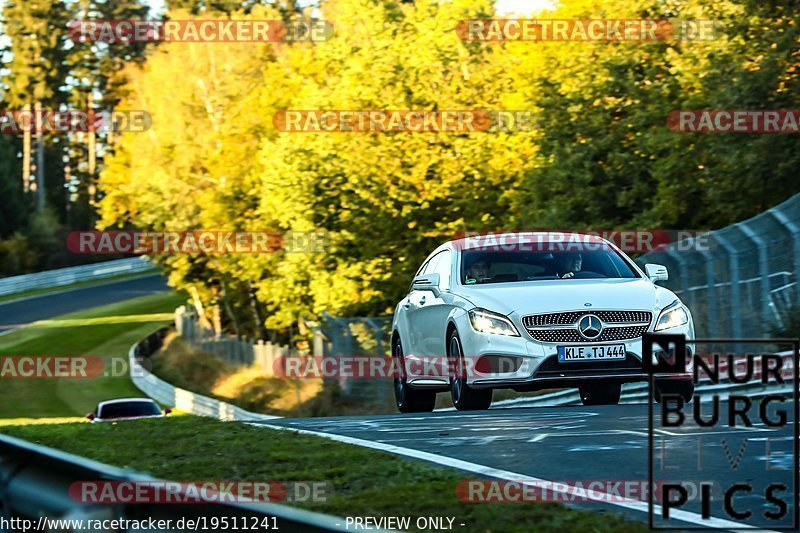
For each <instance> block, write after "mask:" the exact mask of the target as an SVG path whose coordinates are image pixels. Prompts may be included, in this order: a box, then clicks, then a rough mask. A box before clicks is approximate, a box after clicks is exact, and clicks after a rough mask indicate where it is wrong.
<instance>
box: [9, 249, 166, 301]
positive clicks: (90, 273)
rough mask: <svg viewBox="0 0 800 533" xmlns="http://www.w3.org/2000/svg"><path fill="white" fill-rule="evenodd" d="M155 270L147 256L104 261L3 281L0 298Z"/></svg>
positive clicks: (14, 277) (13, 277)
mask: <svg viewBox="0 0 800 533" xmlns="http://www.w3.org/2000/svg"><path fill="white" fill-rule="evenodd" d="M155 269H156V267H155V265H153V263H151V262H150V261H149V260H148V259H146V258H144V257H131V258H128V259H118V260H116V261H105V262H103V263H93V264H91V265H82V266H77V267H69V268H59V269H57V270H46V271H44V272H36V273H33V274H23V275H22V276H12V277H9V278H0V296H8V295H12V294H20V293H23V292H27V291H32V290H36V289H49V288H52V287H65V286H67V285H72V284H74V283H80V282H82V281H95V280H101V279H107V278H111V277H114V276H119V275H120V274H136V273H139V272H150V271H153V270H155Z"/></svg>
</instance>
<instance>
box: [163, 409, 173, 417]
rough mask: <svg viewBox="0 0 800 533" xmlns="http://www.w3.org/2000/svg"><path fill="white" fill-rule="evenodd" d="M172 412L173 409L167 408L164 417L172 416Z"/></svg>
mask: <svg viewBox="0 0 800 533" xmlns="http://www.w3.org/2000/svg"><path fill="white" fill-rule="evenodd" d="M171 412H172V409H170V408H169V407H167V408H166V409H164V415H168V414H170V413H171Z"/></svg>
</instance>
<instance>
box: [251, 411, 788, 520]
mask: <svg viewBox="0 0 800 533" xmlns="http://www.w3.org/2000/svg"><path fill="white" fill-rule="evenodd" d="M702 406H703V410H702V413H703V415H704V416H705V415H707V414H710V412H711V409H710V403H703V404H702ZM772 407H776V408H780V407H779V406H775V405H773V406H772ZM786 409H787V411H788V413H787V414H788V420H789V424H787V425H785V426H784V427H781V428H771V427H767V426H766V425H765V424H763V423H762V422H761V420H760V419H759V418H758V409H757V407H754V408H753V409H751V416H752V422H753V427H738V426H737V427H728V426H727V402H720V421H721V425H717V426H716V427H711V428H704V427H699V426H697V425H696V424H694V422H693V419H692V416H691V411H689V412H688V415H689V416H687V419H688V421H689V422H688V423H687V425H686V426H684V427H679V428H662V426H661V423H660V418H658V417H659V416H660V411H659V409H658V406H657V404H656V406H655V409H654V413H655V416H656V417H657V418H656V419H655V425H654V469H655V479H656V481H663V482H674V481H676V480H680V481H683V482H684V483H689V484H691V483H695V484H696V485H695V486H699V483H700V482H710V483H712V484H713V486H712V491H711V495H712V499H713V501H712V503H711V516H713V517H716V518H720V519H724V520H733V519H732V518H731V517H729V516H728V515H726V514H725V512H724V510H723V506H722V492H723V491H724V490H725V489H727V488H728V487H729V486H730V485H732V484H734V483H740V482H744V483H750V484H751V485H752V487H753V491H752V493H751V495H745V494H741V495H737V497H735V498H734V500H733V502H734V507H735V509H736V510H741V511H744V510H746V509H748V508H750V509H751V510H752V512H753V517H752V518H750V519H749V520H746V521H743V522H741V523H744V524H753V525H758V526H759V527H764V528H769V529H773V528H786V527H787V526H791V519H792V512H793V509H794V503H793V488H792V487H793V479H792V463H793V460H792V452H793V431H794V427H793V425H792V423H791V422H792V421H793V420H794V419H793V412H792V408H791V399H789V403H787V404H786ZM773 411H774V410H773V409H772V408H771V409H770V410H769V413H770V414H772V413H773ZM265 424H267V425H270V426H283V427H288V428H292V429H300V430H310V431H315V432H323V433H326V434H336V435H341V436H345V437H351V438H357V439H364V440H367V441H373V442H377V443H381V444H385V445H391V446H399V447H403V448H410V449H413V450H419V451H421V452H428V453H430V454H435V455H436V456H445V457H450V458H454V459H458V460H461V461H467V462H469V463H473V464H475V465H481V466H484V467H490V468H493V469H499V470H502V471H504V472H512V473H515V474H518V475H519V476H518V477H517V478H508V477H505V479H526V478H527V479H530V478H537V479H540V480H548V481H557V482H565V483H567V484H570V483H572V482H575V481H581V482H583V485H584V486H586V485H587V484H588V483H589V482H591V481H595V480H603V481H609V482H614V481H622V480H626V481H633V482H635V481H643V482H646V481H647V479H648V447H649V446H648V442H649V440H648V408H647V405H646V404H645V405H642V404H638V405H619V406H599V407H583V406H569V407H536V408H504V409H491V410H489V411H484V412H463V413H459V412H454V411H450V412H436V413H430V414H411V415H400V414H397V415H380V416H377V415H376V416H362V417H332V418H308V419H281V420H273V421H268V422H265ZM723 439H724V442H723ZM698 450H700V453H699V456H698ZM423 459H424V458H423ZM428 459H430V456H428ZM737 459H739V461H738V462H737ZM434 460H435V459H434ZM454 466H457V465H454ZM462 467H463V465H462ZM795 468H796V465H795ZM471 471H473V472H477V471H479V470H475V469H472V470H471ZM490 475H491V474H490ZM475 477H476V479H480V478H483V479H488V478H486V477H482V476H478V475H476V476H475ZM492 477H500V478H504V476H502V475H492ZM772 482H781V483H784V484H785V485H786V486H787V487H788V490H787V492H785V493H781V492H776V493H775V494H776V495H778V496H779V497H780V498H781V499H784V500H786V502H787V504H788V511H789V512H788V514H787V515H786V518H785V519H784V520H782V521H777V522H776V521H772V520H768V519H765V518H763V516H762V513H763V512H764V511H768V510H773V511H775V510H777V507H776V506H774V505H772V504H770V503H769V502H767V501H765V499H764V488H765V486H766V485H767V484H769V483H772ZM687 489H688V490H687V492H689V501H688V502H687V503H686V504H685V505H684V506H683V507H681V510H683V511H690V512H691V513H692V515H684V516H688V518H689V520H688V521H681V522H677V521H676V520H674V519H673V520H671V521H670V523H669V526H670V527H672V528H675V527H678V528H681V529H683V528H686V527H692V528H697V527H703V526H704V524H703V521H702V520H701V519H700V518H701V516H700V514H699V513H700V512H701V505H700V498H699V496H697V494H696V490H693V489H692V485H687ZM454 490H455V489H454ZM692 492H695V494H692ZM643 499H645V501H646V496H645V497H643ZM562 501H563V500H562ZM566 503H570V502H569V500H568V499H567V500H566ZM571 503H572V504H573V505H574V506H576V507H578V508H592V509H596V510H600V509H604V510H608V511H613V512H622V513H624V514H626V515H628V516H630V517H631V518H634V519H637V520H641V521H645V522H646V521H647V519H648V512H647V506H646V504H645V505H638V506H633V507H634V508H632V507H631V506H624V505H623V506H620V505H614V504H607V503H598V502H586V501H584V502H580V503H579V502H575V501H574V500H573V501H572V502H571ZM476 505H479V503H476ZM508 505H514V504H513V503H509V504H508ZM636 507H638V508H636ZM694 513H697V514H696V515H695V514H694ZM673 516H675V515H673ZM655 525H656V526H657V527H658V526H661V527H666V525H667V524H666V523H665V522H660V521H659V519H658V518H657V519H656V521H655ZM716 525H717V526H718V527H719V526H725V525H728V526H730V523H728V524H725V523H723V522H719V523H716ZM725 529H728V528H725Z"/></svg>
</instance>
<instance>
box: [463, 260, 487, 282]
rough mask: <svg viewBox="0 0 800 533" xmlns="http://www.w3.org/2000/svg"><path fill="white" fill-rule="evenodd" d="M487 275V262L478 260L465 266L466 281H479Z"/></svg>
mask: <svg viewBox="0 0 800 533" xmlns="http://www.w3.org/2000/svg"><path fill="white" fill-rule="evenodd" d="M488 277H489V263H487V262H486V261H483V260H478V261H476V262H474V263H472V264H471V265H470V266H469V267H467V279H466V282H467V283H479V282H480V281H481V280H484V279H487V278H488Z"/></svg>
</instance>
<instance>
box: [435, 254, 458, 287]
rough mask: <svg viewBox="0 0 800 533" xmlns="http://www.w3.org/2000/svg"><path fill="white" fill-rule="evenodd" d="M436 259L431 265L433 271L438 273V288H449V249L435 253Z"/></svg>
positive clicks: (450, 265)
mask: <svg viewBox="0 0 800 533" xmlns="http://www.w3.org/2000/svg"><path fill="white" fill-rule="evenodd" d="M437 257H438V261H437V262H436V265H435V266H434V267H433V268H434V269H433V272H435V273H437V274H439V288H440V289H442V290H443V291H445V290H447V289H449V288H450V272H451V270H452V268H451V267H452V265H453V263H452V261H453V257H452V254H451V253H450V250H445V251H443V252H441V253H439V254H438V255H437Z"/></svg>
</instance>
